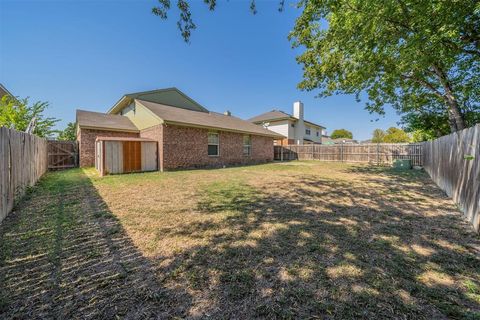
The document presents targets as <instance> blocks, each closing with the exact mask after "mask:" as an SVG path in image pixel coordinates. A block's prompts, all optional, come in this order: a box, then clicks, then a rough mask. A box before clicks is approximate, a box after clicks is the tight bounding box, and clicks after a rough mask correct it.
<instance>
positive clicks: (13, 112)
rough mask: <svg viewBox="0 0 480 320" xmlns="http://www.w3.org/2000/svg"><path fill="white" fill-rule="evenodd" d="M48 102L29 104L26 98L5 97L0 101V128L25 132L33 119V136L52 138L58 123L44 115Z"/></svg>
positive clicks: (56, 120)
mask: <svg viewBox="0 0 480 320" xmlns="http://www.w3.org/2000/svg"><path fill="white" fill-rule="evenodd" d="M46 108H48V102H41V101H37V102H35V103H33V104H29V99H28V98H23V99H22V98H18V97H17V98H12V97H9V96H7V95H5V96H3V97H2V99H1V100H0V126H5V127H8V128H12V129H16V130H18V131H25V130H26V129H27V127H28V125H29V123H30V121H31V120H32V119H33V118H35V119H36V126H35V130H34V131H33V134H36V135H38V136H40V137H45V138H46V137H52V136H53V134H54V133H56V132H57V131H56V130H54V129H53V128H54V126H55V124H56V123H57V122H58V121H60V120H58V119H56V118H53V117H46V116H45V115H44V112H45V109H46Z"/></svg>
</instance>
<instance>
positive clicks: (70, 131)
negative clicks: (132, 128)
mask: <svg viewBox="0 0 480 320" xmlns="http://www.w3.org/2000/svg"><path fill="white" fill-rule="evenodd" d="M57 139H58V140H65V141H75V140H76V139H77V127H76V123H74V122H69V123H68V124H67V127H66V128H65V129H63V130H62V131H60V132H59V133H58V137H57Z"/></svg>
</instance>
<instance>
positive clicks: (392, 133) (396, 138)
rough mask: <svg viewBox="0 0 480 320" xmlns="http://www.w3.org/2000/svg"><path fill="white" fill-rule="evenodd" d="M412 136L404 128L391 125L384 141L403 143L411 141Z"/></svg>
mask: <svg viewBox="0 0 480 320" xmlns="http://www.w3.org/2000/svg"><path fill="white" fill-rule="evenodd" d="M410 140H411V139H410V136H409V135H408V134H407V133H406V132H405V131H403V130H402V129H399V128H395V127H390V128H388V129H387V131H386V132H385V137H383V142H385V143H403V142H410Z"/></svg>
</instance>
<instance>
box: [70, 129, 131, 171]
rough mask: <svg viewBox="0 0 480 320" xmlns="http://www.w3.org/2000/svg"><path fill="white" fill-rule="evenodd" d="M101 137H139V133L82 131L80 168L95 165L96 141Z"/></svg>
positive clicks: (78, 138) (79, 142) (79, 135)
mask: <svg viewBox="0 0 480 320" xmlns="http://www.w3.org/2000/svg"><path fill="white" fill-rule="evenodd" d="M98 136H101V137H138V136H139V134H138V133H134V132H122V131H107V130H92V129H80V131H79V133H78V135H77V141H78V146H79V158H80V167H92V166H94V165H95V139H97V137H98Z"/></svg>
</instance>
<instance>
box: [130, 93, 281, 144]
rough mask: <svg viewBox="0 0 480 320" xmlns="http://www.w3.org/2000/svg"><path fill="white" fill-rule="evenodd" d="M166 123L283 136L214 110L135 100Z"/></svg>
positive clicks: (276, 136)
mask: <svg viewBox="0 0 480 320" xmlns="http://www.w3.org/2000/svg"><path fill="white" fill-rule="evenodd" d="M137 102H139V103H140V104H142V105H143V106H145V107H146V108H148V109H149V110H150V111H152V112H153V113H154V114H155V115H157V116H158V117H160V118H161V119H162V120H163V121H165V122H166V123H172V124H181V125H187V126H188V125H191V126H200V127H207V128H213V129H220V130H228V131H236V132H243V133H249V134H257V135H263V136H270V137H274V138H284V137H283V136H282V135H280V134H278V133H276V132H273V131H270V130H267V129H265V128H263V127H261V126H258V125H255V124H253V123H251V122H249V121H245V120H242V119H240V118H237V117H234V116H227V115H224V114H221V113H216V112H199V111H192V110H186V109H181V108H175V107H171V106H166V105H163V104H159V103H154V102H149V101H143V100H137Z"/></svg>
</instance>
